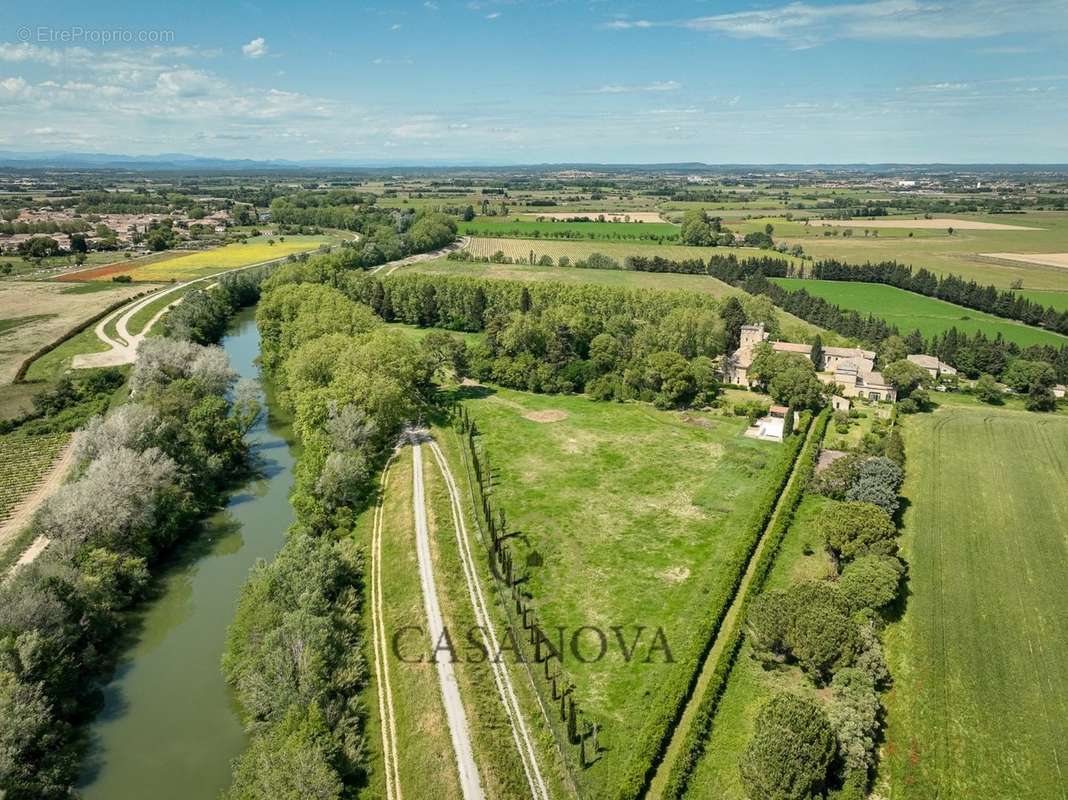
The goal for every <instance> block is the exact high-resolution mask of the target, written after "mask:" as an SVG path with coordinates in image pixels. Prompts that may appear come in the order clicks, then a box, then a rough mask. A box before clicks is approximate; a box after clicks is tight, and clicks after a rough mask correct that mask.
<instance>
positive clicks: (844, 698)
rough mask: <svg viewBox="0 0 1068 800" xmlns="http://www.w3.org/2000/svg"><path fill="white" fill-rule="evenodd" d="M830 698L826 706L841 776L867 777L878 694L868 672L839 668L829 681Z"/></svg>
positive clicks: (876, 721)
mask: <svg viewBox="0 0 1068 800" xmlns="http://www.w3.org/2000/svg"><path fill="white" fill-rule="evenodd" d="M831 691H832V692H833V695H834V700H833V701H832V702H831V704H830V707H829V708H828V713H827V715H828V717H829V718H830V722H831V727H832V728H834V733H835V738H836V739H837V740H838V756H839V759H840V761H841V765H842V775H843V777H845V776H846V775H848V774H850V773H854V772H855V773H860V774H861V775H863V776H865V778H866V777H867V774H868V769H869V768H870V767H871V765H872V762H873V760H874V753H875V737H876V735H877V733H878V730H879V710H880V705H879V696H878V695H877V694H876V692H875V685H874V684H873V683H872V680H871V678H870V677H868V675H867V674H866V673H865V672H863V671H862V670H859V669H854V668H849V669H843V670H842V671H841V672H839V673H838V674H837V675H835V676H834V680H833V681H832V682H831Z"/></svg>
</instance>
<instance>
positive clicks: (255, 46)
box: [241, 36, 267, 58]
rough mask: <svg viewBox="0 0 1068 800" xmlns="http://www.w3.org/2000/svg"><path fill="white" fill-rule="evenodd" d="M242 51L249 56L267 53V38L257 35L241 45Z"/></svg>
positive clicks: (259, 56)
mask: <svg viewBox="0 0 1068 800" xmlns="http://www.w3.org/2000/svg"><path fill="white" fill-rule="evenodd" d="M241 52H242V53H244V54H245V56H246V57H248V58H261V57H262V56H265V55H267V40H266V39H264V38H263V37H262V36H257V37H256V38H255V39H253V40H252V41H251V42H249V43H248V44H243V45H241Z"/></svg>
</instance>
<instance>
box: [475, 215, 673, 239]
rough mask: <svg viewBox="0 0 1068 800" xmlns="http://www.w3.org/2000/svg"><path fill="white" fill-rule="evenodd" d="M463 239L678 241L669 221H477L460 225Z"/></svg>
mask: <svg viewBox="0 0 1068 800" xmlns="http://www.w3.org/2000/svg"><path fill="white" fill-rule="evenodd" d="M459 231H460V233H461V234H462V235H465V236H509V237H515V238H538V237H542V238H546V239H553V238H558V239H562V238H574V239H591V240H593V239H596V240H600V239H609V240H612V239H659V240H663V241H672V240H676V239H678V238H679V227H678V226H677V225H672V224H671V223H669V222H564V221H551V220H549V221H543V222H539V221H537V220H519V219H511V220H502V221H497V220H495V219H492V218H491V219H478V220H475V221H473V222H461V223H460V225H459Z"/></svg>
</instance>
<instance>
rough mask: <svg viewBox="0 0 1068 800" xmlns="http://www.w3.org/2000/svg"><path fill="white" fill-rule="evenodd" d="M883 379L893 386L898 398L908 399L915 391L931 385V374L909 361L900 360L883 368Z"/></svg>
mask: <svg viewBox="0 0 1068 800" xmlns="http://www.w3.org/2000/svg"><path fill="white" fill-rule="evenodd" d="M883 378H885V379H886V382H887V383H889V384H890V385H891V386H893V387H894V388H895V389H896V390H897V393H898V397H901V398H905V397H908V396H909V395H910V394H911V393H912V392H913V390H914V389H917V388H919V387H921V386H927V385H929V384H930V383H931V373H929V372H928V371H927V370H925V369H924V368H923V367H921V366H920V365H919V364H913V363H912V362H911V361H909V360H908V359H900V360H898V361H894V362H892V363H890V364H887V365H886V366H885V367H883Z"/></svg>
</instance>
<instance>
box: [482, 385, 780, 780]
mask: <svg viewBox="0 0 1068 800" xmlns="http://www.w3.org/2000/svg"><path fill="white" fill-rule="evenodd" d="M464 403H465V405H466V407H467V409H468V411H469V412H470V414H471V416H472V418H473V419H474V420H475V422H476V424H477V425H478V428H479V430H480V431H481V432H482V435H481V437H480V438H481V445H484V447H485V452H486V453H487V455H488V458H489V462H490V465H491V468H492V471H493V476H494V488H493V495H494V501H495V503H496V504H497V505H498V506H499V507H500V508H502V509H503V510H504V511H505V512H507V514H508V519H509V529H510V530H513V531H514V536H513V542H514V543H515V544H516V546H517V550H516V552H517V554H518V555H517V559H518V561H519V563H521V564H528V565H530V566H528V567H524V569H525V570H526V571H527V573H528V579H527V580H526V581H525V583H524V589H525V590H529V592H530V594H531V596H532V597H533V602H534V605H535V606H536V608H537V613H538V615H539V617H540V618H541V619H542V620H543V622H544V624H545V625H546V626H547V629H549V630H553V631H556V630H560V631H563V634H562V635H563V636H564V644H565V654H564V668H565V670H566V671H567V673H568V676H569V678H570V679H571V680H572V681H574V683H575V687H576V688H575V697H576V699H577V702H578V703H579V704H580V705H581V708H582V711H583V713H584V715H585V716H586V718H587V719H590V720H592V721H595V722H597V723H598V726H599V737H598V738H599V744H600V746H601V748H602V750H601V752H600V754H599V758H598V759H597V760H596V761H595V763H593V765H592V766H590V767H589V768H588V769H586V770H585V771H584V774H583V779H582V780H583V782H584V783H585V784H587V788H588V792H589V795H590V796H592V797H611V796H613V795H614V793H615V790H616V788H617V781H619V780H620V778H621V774H622V771H623V767H624V765H626V764H627V763H628V761H629V758H630V756H631V754H632V752H633V748H634V746H635V741H636V739H637V737H638V734H639V732H640V731H641V729H642V726H643V724H644V722H645V721H646V720H647V719H648V718H649V716H650V715H651V713H652V711H653V710H654V709H659V708H660V706H661V705H662V700H661V699H660V698H662V697H663V696H664V693H665V692H667V691H668V690H669V688H671V687H672V686H674V685H675V684H676V683H677V682H678V681H684V680H686V679H687V677H688V674H689V670H692V668H693V665H694V661H693V658H694V655H695V652H696V648H697V645H698V642H697V641H696V637H695V628H696V625H695V615H698V614H701V613H704V612H705V610H706V607H707V605H708V603H709V602H710V601H709V597H710V596H712V595H714V593H715V592H716V591H717V589H718V588H719V587H720V586H721V585H722V584H723V583H725V582H728V581H731V580H732V579H733V578H734V575H733V574H728V573H729V572H730V571H729V570H727V569H726V568H725V566H724V565H725V563H726V562H727V559H728V557H729V555H730V554H731V553H732V552H733V551H734V549H735V548H736V546H737V544H738V542H739V541H740V539H741V537H742V535H743V532H744V529H745V527H746V523H747V521H748V517H749V511H750V510H751V507H752V505H753V504H754V503H755V502H756V499H757V497H758V496H759V495H760V494H761V493H762V491H763V490H764V488H765V486H764V484H765V477H766V473H765V470H764V468H765V466H766V465H768V464H769V463H771V462H772V461H773V460H774V459H775V458H776V457H777V456H778V454H779V448H778V446H776V445H771V444H768V443H765V442H758V441H755V440H752V439H748V438H745V437H744V436H742V435H741V434H742V430H743V429H744V427H745V421H744V420H741V419H738V418H734V417H721V416H715V417H713V416H709V415H704V414H699V413H689V414H677V413H669V412H659V411H654V410H653V409H651V408H648V407H646V406H642V405H637V404H635V405H609V404H604V403H598V402H594V401H590V400H587V399H585V398H580V397H565V396H553V397H549V396H543V395H533V394H528V393H523V392H513V391H504V390H496V391H494V390H488V389H485V390H481V389H475V390H469V391H468V393H467V394H466V399H465V400H464ZM583 626H593V628H596V629H597V630H599V631H602V632H603V633H604V634H605V637H606V642H605V648H604V653H603V655H600V646H599V643H598V642H599V637H598V635H597V634H596V633H595V632H594V631H593V630H592V629H590V628H587V629H586V630H585V631H584V632H583V631H582V630H581V629H582V628H583ZM616 629H618V633H617V632H616ZM639 629H640V630H639ZM657 630H660V631H662V642H663V643H666V645H667V647H668V648H669V649H670V651H671V654H672V658H671V660H670V661H668V660H667V658H666V656H665V655H664V653H663V651H662V650H659V649H654V641H655V637H656V632H657ZM554 635H555V634H554ZM572 637H577V638H576V639H575V641H576V645H575V647H576V648H577V651H576V650H572V649H571V647H572V645H571V644H570V642H571V639H572ZM621 642H622V644H621ZM625 650H626V651H628V652H629V656H628V655H627V654H626V653H625V652H624V651H625ZM580 656H581V657H580Z"/></svg>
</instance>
